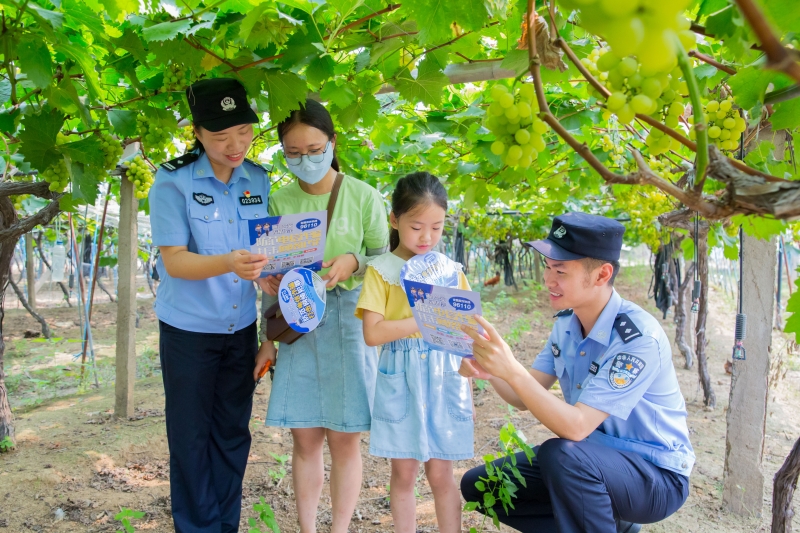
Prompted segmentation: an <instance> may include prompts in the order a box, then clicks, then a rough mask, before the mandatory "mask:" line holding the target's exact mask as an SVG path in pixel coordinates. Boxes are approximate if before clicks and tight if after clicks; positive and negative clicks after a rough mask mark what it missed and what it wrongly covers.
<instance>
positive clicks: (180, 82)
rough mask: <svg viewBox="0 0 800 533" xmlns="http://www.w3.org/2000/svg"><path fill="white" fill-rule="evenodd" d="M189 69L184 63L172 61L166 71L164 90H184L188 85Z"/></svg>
mask: <svg viewBox="0 0 800 533" xmlns="http://www.w3.org/2000/svg"><path fill="white" fill-rule="evenodd" d="M187 73H188V69H187V68H186V66H184V65H178V64H176V63H170V64H169V65H167V70H166V71H164V85H163V87H162V90H163V91H165V92H171V91H183V90H185V89H186V86H187V79H186V78H187V76H186V74H187Z"/></svg>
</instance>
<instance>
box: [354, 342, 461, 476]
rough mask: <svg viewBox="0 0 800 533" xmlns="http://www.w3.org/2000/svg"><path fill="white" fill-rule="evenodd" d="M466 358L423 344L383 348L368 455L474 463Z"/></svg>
mask: <svg viewBox="0 0 800 533" xmlns="http://www.w3.org/2000/svg"><path fill="white" fill-rule="evenodd" d="M460 365H461V357H458V356H455V355H452V354H448V353H444V352H440V351H438V350H431V349H430V347H429V346H428V345H427V344H426V343H425V342H424V341H423V340H422V339H401V340H399V341H395V342H392V343H390V344H387V345H384V347H383V350H382V351H381V356H380V360H379V362H378V379H377V382H376V386H375V401H374V404H373V410H372V430H371V432H370V436H369V453H371V454H372V455H376V456H378V457H390V458H393V459H416V460H418V461H423V462H424V461H427V460H428V459H447V460H451V461H455V460H461V459H471V458H472V457H473V456H474V455H475V453H474V444H473V443H474V436H473V433H474V429H475V428H474V423H473V420H472V391H471V390H470V385H469V380H468V379H466V378H464V377H462V376H461V375H460V374H459V373H458V368H459V366H460Z"/></svg>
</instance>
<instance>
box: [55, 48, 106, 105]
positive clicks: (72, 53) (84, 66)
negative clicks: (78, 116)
mask: <svg viewBox="0 0 800 533" xmlns="http://www.w3.org/2000/svg"><path fill="white" fill-rule="evenodd" d="M56 51H58V52H62V53H63V54H64V55H66V56H68V57H70V58H72V59H73V60H74V61H75V62H76V63H78V65H80V67H81V70H83V79H84V81H86V87H87V88H88V89H89V96H90V97H91V98H97V97H98V96H99V95H100V82H99V80H98V77H97V71H96V70H95V68H94V67H95V63H94V60H93V59H92V57H91V56H90V55H89V54H88V53H87V51H86V50H83V49H81V48H79V47H77V46H75V45H73V44H71V43H70V44H68V43H66V42H61V43H60V44H59V45H58V46H57V47H56Z"/></svg>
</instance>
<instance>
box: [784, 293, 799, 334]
mask: <svg viewBox="0 0 800 533" xmlns="http://www.w3.org/2000/svg"><path fill="white" fill-rule="evenodd" d="M794 284H795V287H797V289H795V291H794V293H792V295H791V296H790V297H789V300H787V302H786V311H787V312H788V313H791V316H790V317H789V318H788V319H787V320H786V325H785V326H784V328H783V331H785V332H786V333H794V335H795V340H796V339H797V334H798V333H800V278H798V279H796V280H795V281H794Z"/></svg>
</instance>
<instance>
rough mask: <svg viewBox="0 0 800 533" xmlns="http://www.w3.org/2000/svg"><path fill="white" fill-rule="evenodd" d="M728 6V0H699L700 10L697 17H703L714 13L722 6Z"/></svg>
mask: <svg viewBox="0 0 800 533" xmlns="http://www.w3.org/2000/svg"><path fill="white" fill-rule="evenodd" d="M727 6H728V0H701V2H700V11H699V12H698V14H697V16H698V17H704V16H706V15H711V14H712V13H716V12H717V11H719V10H720V9H722V8H725V7H727Z"/></svg>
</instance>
